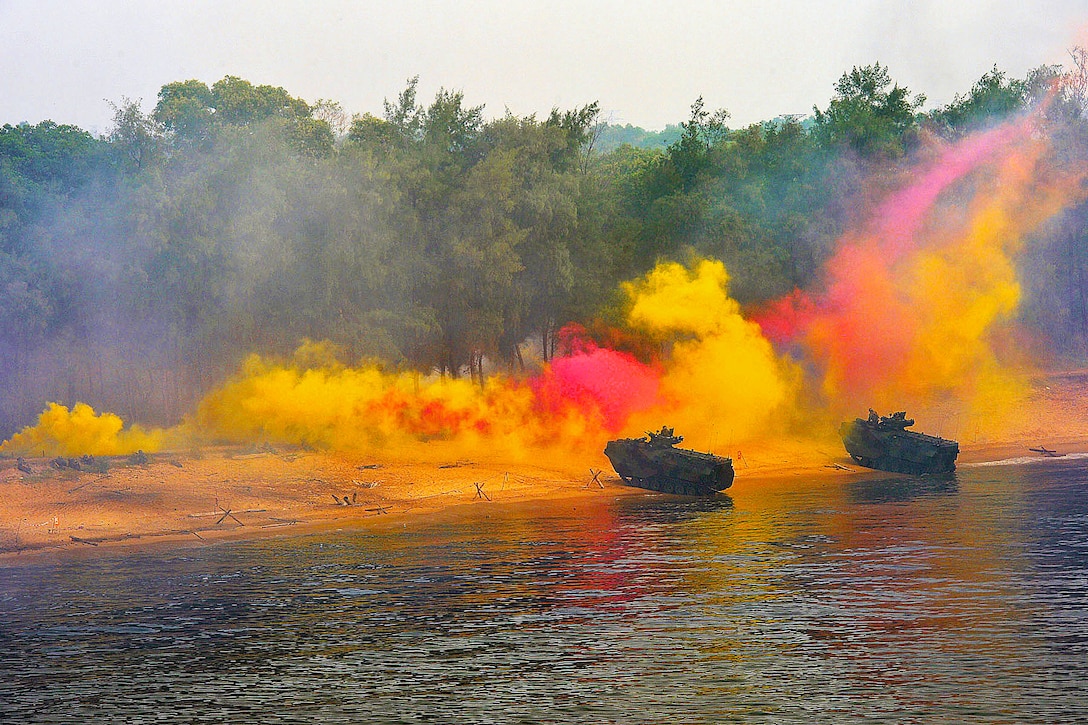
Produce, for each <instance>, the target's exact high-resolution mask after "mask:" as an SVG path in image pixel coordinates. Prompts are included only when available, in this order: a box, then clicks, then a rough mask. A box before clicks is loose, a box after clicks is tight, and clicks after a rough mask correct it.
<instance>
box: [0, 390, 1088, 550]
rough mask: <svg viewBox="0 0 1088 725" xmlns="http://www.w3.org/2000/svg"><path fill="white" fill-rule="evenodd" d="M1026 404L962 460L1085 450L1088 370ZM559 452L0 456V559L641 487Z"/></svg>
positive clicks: (763, 467)
mask: <svg viewBox="0 0 1088 725" xmlns="http://www.w3.org/2000/svg"><path fill="white" fill-rule="evenodd" d="M1024 413H1025V414H1024V415H1022V416H1020V418H1021V419H1022V420H1023V421H1024V423H1023V424H1022V425H1021V426H1020V427H1019V428H1015V427H1014V428H1010V429H1007V430H1006V431H1004V433H1003V434H1002V435H1000V436H999V437H996V438H994V437H991V438H982V437H981V436H974V437H972V436H963V437H961V438H960V448H961V452H960V456H959V459H958V463H959V464H961V465H963V464H973V463H979V462H984V461H996V460H1005V459H1012V458H1021V457H1026V456H1039V455H1040V454H1038V453H1033V452H1031V451H1030V450H1029V448H1031V447H1038V446H1046V447H1047V448H1050V449H1054V450H1057V451H1059V452H1060V453H1065V454H1073V453H1088V373H1082V372H1077V373H1063V374H1061V375H1056V376H1050V377H1048V378H1046V379H1045V380H1041V381H1040V382H1039V383H1038V384H1037V385H1036V388H1035V390H1034V393H1033V396H1032V399H1031V401H1030V409H1029V410H1025V411H1024ZM919 427H920V428H921V426H919ZM922 429H923V430H924V428H922ZM926 432H929V431H926ZM718 453H720V454H721V455H729V456H732V457H733V458H734V468H735V469H736V471H737V478H736V481H735V482H734V489H733V490H734V491H740V490H743V489H745V488H748V487H750V486H758V485H760V482H761V481H768V480H771V479H782V478H793V477H798V476H807V477H821V478H824V477H834V476H839V477H849V476H858V475H868V474H869V473H871V472H870V471H868V470H867V469H864V468H861V467H859V466H857V465H855V464H854V463H853V461H851V460H850V459H849V458H848V457H847V455H846V453H845V451H844V450H843V449H842V445H841V443H840V442H839V440H838V439H837V437H834V436H829V437H827V438H825V439H821V440H807V441H787V442H777V443H774V444H768V445H764V446H750V447H748V448H747V449H745V450H739V451H728V452H727V451H718ZM563 458H564V457H563V456H555V457H554V459H552V460H549V461H547V462H534V463H524V462H520V463H510V462H509V461H503V460H487V459H485V458H477V459H474V460H450V461H445V462H433V463H418V462H416V463H405V462H403V461H385V460H378V459H374V458H364V457H361V456H348V455H338V454H334V453H326V452H317V451H305V450H294V449H270V448H266V449H264V450H252V449H243V448H238V447H234V448H230V447H219V448H207V449H202V450H198V451H185V452H168V453H159V454H155V455H153V456H150V457H149V460H148V461H147V462H146V463H145V462H139V461H133V460H130V459H129V458H126V457H117V458H113V459H109V467H108V470H106V471H104V472H102V471H93V470H78V471H77V470H73V469H71V468H67V467H65V468H57V467H56V466H54V465H52V464H51V462H50V460H49V459H48V458H32V459H27V460H26V463H27V464H28V465H29V467H30V469H31V472H30V473H27V472H25V471H21V470H19V469H18V468H17V467H16V461H15V460H13V459H0V561H12V560H19V559H24V558H29V557H36V556H40V555H45V556H64V555H67V554H68V553H69V552H74V551H81V552H83V553H91V552H92V550H96V551H102V550H106V549H108V548H111V547H114V546H118V545H133V544H141V545H142V544H149V543H154V542H170V543H175V544H184V545H194V546H200V545H206V544H208V543H210V542H213V541H217V540H223V539H231V538H235V539H237V538H254V537H259V536H283V535H295V534H298V533H302V532H307V531H313V530H315V529H320V528H326V527H365V526H373V525H385V524H391V523H394V522H395V523H397V524H398V525H400V524H404V525H409V524H410V522H411V521H413V520H417V519H416V518H415V517H418V516H427V515H430V514H434V513H436V512H438V511H442V510H445V509H448V508H450V507H453V506H484V505H490V504H495V503H517V502H524V501H540V502H542V503H544V502H548V501H556V500H561V499H577V498H581V497H588V496H621V495H624V496H625V495H646V494H647V492H646V491H643V490H641V489H637V488H631V487H628V486H625V485H623V484H622V483H621V482H620V480H619V478H618V477H617V476H616V475H615V473H614V472H613V471H612V470H611V467H610V466H609V464H608V460H607V458H605V457H604V456H603V455H600V454H598V455H590V456H587V457H585V458H584V459H582V460H563ZM83 468H84V469H86V468H87V467H86V466H83ZM597 471H600V473H597V474H595V472H597Z"/></svg>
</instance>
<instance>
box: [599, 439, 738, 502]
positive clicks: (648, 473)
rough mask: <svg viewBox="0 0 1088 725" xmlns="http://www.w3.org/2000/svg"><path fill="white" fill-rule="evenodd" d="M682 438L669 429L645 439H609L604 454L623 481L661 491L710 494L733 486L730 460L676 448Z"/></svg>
mask: <svg viewBox="0 0 1088 725" xmlns="http://www.w3.org/2000/svg"><path fill="white" fill-rule="evenodd" d="M683 440H684V438H683V436H678V435H673V429H672V428H669V427H667V426H662V428H661V430H660V431H658V432H656V433H654V432H650V433H647V434H646V437H645V438H621V439H619V440H614V441H609V442H608V445H606V446H605V447H604V454H605V455H606V456H608V460H610V461H611V462H612V468H614V469H616V473H618V474H619V476H620V478H621V479H623V481H624V483H627V484H628V485H631V486H638V487H640V488H648V489H650V490H652V491H661V492H662V493H678V494H683V495H685V496H712V495H714V494H716V493H718V492H720V491H724V490H725V489H727V488H729V487H730V486H731V485H733V460H732V459H731V458H723V457H721V456H715V455H713V454H710V453H699V452H698V451H689V450H687V449H685V448H676V447H675V446H676V444H677V443H680V442H682V441H683Z"/></svg>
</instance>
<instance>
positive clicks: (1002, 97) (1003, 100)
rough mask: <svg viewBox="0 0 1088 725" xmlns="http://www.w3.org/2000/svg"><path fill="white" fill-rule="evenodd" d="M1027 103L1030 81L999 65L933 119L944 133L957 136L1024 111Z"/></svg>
mask: <svg viewBox="0 0 1088 725" xmlns="http://www.w3.org/2000/svg"><path fill="white" fill-rule="evenodd" d="M1026 102H1027V84H1026V83H1025V82H1024V81H1021V80H1016V79H1013V78H1008V77H1007V76H1006V75H1005V73H1004V72H1002V71H1000V70H998V68H997V66H996V65H995V66H994V67H993V69H991V70H990V71H987V72H986V73H984V74H983V76H982V77H981V78H979V79H978V80H977V81H975V84H974V85H973V86H972V87H971V90H970V91H969V92H968V93H967V94H966V95H962V96H961V95H960V94H958V93H957V94H956V96H955V98H954V99H953V100H952V103H950V104H948V105H947V106H945V107H943V108H940V109H938V110H937V111H934V112H933V113H932V114H931V115H930V118H931V119H932V120H933V121H934V122H935V123H936V124H937V126H938V129H939V132H941V134H942V135H944V136H947V137H951V138H956V137H960V136H963V135H965V134H967V133H969V132H971V131H973V130H975V129H978V128H980V127H982V126H985V125H987V124H989V123H996V122H999V121H1001V120H1003V119H1005V118H1007V117H1008V116H1010V115H1012V114H1014V113H1016V112H1018V111H1021V110H1023V108H1024V107H1025V105H1026Z"/></svg>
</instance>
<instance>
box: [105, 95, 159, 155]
mask: <svg viewBox="0 0 1088 725" xmlns="http://www.w3.org/2000/svg"><path fill="white" fill-rule="evenodd" d="M110 106H111V107H112V108H113V128H111V129H110V132H109V135H108V137H107V138H108V140H109V142H110V148H112V149H113V150H114V152H115V153H116V156H117V158H118V161H119V164H120V166H121V168H122V170H123V171H125V172H130V173H138V172H140V171H142V170H144V169H145V168H147V167H148V166H149V165H150V164H151V163H152V162H153V161H154V160H155V159H156V158H157V157H158V155H159V151H160V149H161V139H162V136H161V133H160V130H159V128H160V127H159V125H158V123H157V122H156V121H155V119H154V117H153V116H151V115H150V114H145V113H144V112H143V110H142V109H141V108H140V101H138V100H136V101H133V100H132V99H130V98H122V99H121V102H120V103H119V104H118V103H111V104H110Z"/></svg>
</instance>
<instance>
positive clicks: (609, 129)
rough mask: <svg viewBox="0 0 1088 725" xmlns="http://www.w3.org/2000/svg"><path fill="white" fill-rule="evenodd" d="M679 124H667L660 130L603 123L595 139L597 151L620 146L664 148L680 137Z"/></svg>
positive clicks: (615, 148) (610, 149) (602, 151)
mask: <svg viewBox="0 0 1088 725" xmlns="http://www.w3.org/2000/svg"><path fill="white" fill-rule="evenodd" d="M680 133H681V128H680V126H679V124H669V125H667V126H665V128H664V129H663V130H661V131H647V130H646V129H643V128H639V127H638V126H632V125H631V124H629V123H628V124H624V125H623V126H620V125H618V124H611V123H609V124H604V125H603V126H602V127H601V131H600V136H599V138H598V140H597V151H599V152H600V153H609V152H611V151H615V150H617V149H618V148H619V147H621V146H625V145H626V146H633V147H635V148H639V149H659V150H664V149H665V148H667V147H668V146H669V145H671V144H673V143H675V142H676V141H677V140H678V139H679V138H680Z"/></svg>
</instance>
